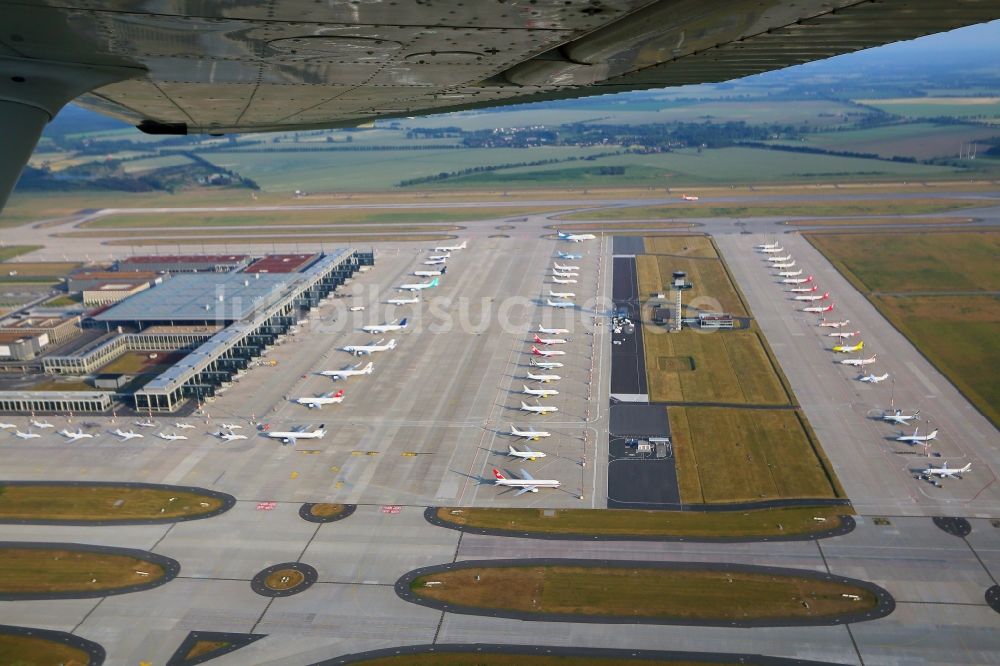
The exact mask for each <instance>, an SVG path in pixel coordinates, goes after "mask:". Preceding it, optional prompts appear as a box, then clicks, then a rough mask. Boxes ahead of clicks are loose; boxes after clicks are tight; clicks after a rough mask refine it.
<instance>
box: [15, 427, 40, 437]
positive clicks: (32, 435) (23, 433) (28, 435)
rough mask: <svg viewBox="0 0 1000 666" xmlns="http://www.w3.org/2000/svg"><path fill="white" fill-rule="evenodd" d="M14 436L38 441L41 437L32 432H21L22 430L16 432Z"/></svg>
mask: <svg viewBox="0 0 1000 666" xmlns="http://www.w3.org/2000/svg"><path fill="white" fill-rule="evenodd" d="M14 436H15V437H20V438H21V439H37V438H39V437H41V435H39V434H38V433H37V432H31V431H30V430H29V431H28V432H21V429H20V428H18V429H17V430H15V431H14Z"/></svg>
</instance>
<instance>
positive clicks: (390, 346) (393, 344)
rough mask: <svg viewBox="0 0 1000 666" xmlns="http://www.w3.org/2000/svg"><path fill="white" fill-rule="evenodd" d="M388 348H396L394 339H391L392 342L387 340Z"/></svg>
mask: <svg viewBox="0 0 1000 666" xmlns="http://www.w3.org/2000/svg"><path fill="white" fill-rule="evenodd" d="M388 348H389V349H395V348H396V338H393V339H392V340H389V347H388Z"/></svg>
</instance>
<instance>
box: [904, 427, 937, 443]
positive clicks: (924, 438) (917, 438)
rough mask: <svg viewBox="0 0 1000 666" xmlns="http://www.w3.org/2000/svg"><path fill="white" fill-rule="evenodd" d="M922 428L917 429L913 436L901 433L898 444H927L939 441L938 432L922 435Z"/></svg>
mask: <svg viewBox="0 0 1000 666" xmlns="http://www.w3.org/2000/svg"><path fill="white" fill-rule="evenodd" d="M919 433H920V428H916V429H915V430H914V431H913V434H912V435H904V434H903V433H902V432H900V433H899V437H897V438H896V441H897V442H905V443H907V444H923V443H925V442H930V441H933V440H935V439H937V436H938V431H937V430H932V431H930V432H929V433H928V434H926V435H921V434H919Z"/></svg>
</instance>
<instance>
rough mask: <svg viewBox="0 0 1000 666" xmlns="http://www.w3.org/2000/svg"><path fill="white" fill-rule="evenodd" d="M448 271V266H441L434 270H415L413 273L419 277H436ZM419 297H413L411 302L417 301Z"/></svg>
mask: <svg viewBox="0 0 1000 666" xmlns="http://www.w3.org/2000/svg"><path fill="white" fill-rule="evenodd" d="M447 272H448V267H447V266H442V267H441V268H439V269H437V270H433V271H413V274H414V275H416V276H417V277H434V276H436V275H444V274H445V273H447ZM418 300H419V299H413V300H412V301H410V302H411V303H416V302H417V301H418Z"/></svg>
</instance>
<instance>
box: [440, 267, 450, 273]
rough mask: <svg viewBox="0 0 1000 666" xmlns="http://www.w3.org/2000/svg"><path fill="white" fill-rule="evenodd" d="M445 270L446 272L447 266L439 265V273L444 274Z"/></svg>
mask: <svg viewBox="0 0 1000 666" xmlns="http://www.w3.org/2000/svg"><path fill="white" fill-rule="evenodd" d="M447 272H448V267H447V266H442V267H441V275H444V274H445V273H447Z"/></svg>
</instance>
